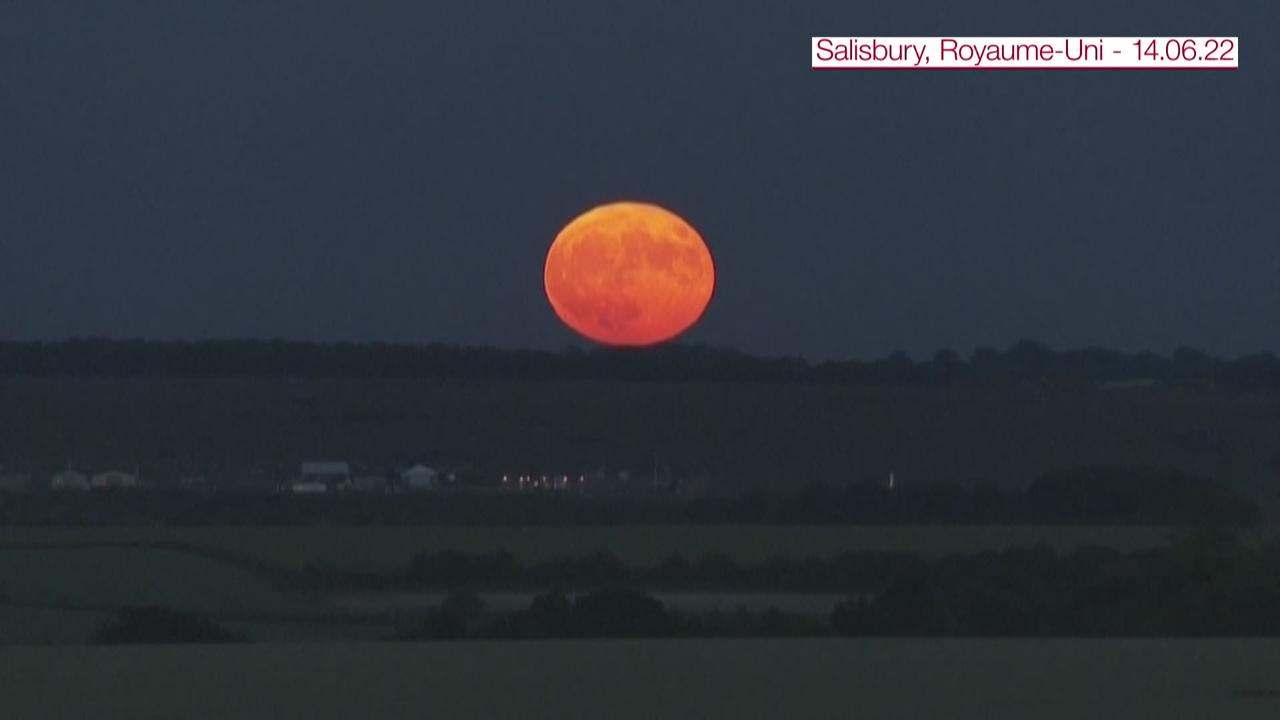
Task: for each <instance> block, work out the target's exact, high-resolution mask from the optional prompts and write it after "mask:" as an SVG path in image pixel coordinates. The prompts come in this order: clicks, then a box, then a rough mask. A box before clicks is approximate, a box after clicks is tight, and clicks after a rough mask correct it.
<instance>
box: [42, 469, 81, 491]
mask: <svg viewBox="0 0 1280 720" xmlns="http://www.w3.org/2000/svg"><path fill="white" fill-rule="evenodd" d="M49 489H51V490H54V491H64V490H65V491H71V492H85V491H87V490H88V489H89V478H88V476H86V475H84V474H83V473H78V472H76V471H75V470H63V471H62V472H60V473H57V474H56V475H54V476H53V479H52V480H50V481H49Z"/></svg>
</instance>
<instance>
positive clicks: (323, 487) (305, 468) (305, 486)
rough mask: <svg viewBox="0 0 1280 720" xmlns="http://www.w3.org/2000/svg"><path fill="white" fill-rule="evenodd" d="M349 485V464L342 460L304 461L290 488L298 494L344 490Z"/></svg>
mask: <svg viewBox="0 0 1280 720" xmlns="http://www.w3.org/2000/svg"><path fill="white" fill-rule="evenodd" d="M349 487H351V465H350V464H348V463H344V462H304V463H302V467H301V471H300V472H299V473H298V479H297V480H294V481H293V484H292V485H291V486H290V489H291V490H292V491H293V492H294V493H298V494H314V493H323V492H332V491H335V490H345V489H346V488H349Z"/></svg>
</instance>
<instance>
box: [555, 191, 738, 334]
mask: <svg viewBox="0 0 1280 720" xmlns="http://www.w3.org/2000/svg"><path fill="white" fill-rule="evenodd" d="M544 282H545V285H546V291H547V300H549V301H550V302H551V307H552V309H554V310H555V312H556V315H558V316H559V317H560V319H561V320H562V321H563V322H564V324H565V325H568V326H569V327H570V328H572V329H573V330H575V331H576V332H578V333H579V334H581V335H583V336H585V337H587V338H589V339H591V340H594V341H596V342H598V343H602V344H604V345H613V346H618V347H645V346H649V345H656V344H658V343H661V342H665V341H667V340H670V339H672V338H674V337H676V336H677V335H679V334H681V333H683V332H684V331H685V330H688V329H689V328H690V327H692V326H693V324H694V323H696V322H697V321H698V318H700V317H702V313H703V311H704V310H706V308H707V303H709V302H710V301H711V293H712V291H713V290H714V289H715V284H716V271H715V264H714V263H713V262H712V260H711V251H710V250H708V249H707V245H706V243H705V242H703V240H702V237H701V236H700V235H699V234H698V231H697V230H694V229H693V227H692V226H691V225H689V223H687V222H685V221H684V220H683V219H682V218H681V217H680V216H678V215H676V214H675V213H673V212H671V211H669V210H666V209H664V208H661V207H658V206H657V205H649V204H646V203H638V202H618V203H611V204H608V205H601V206H600V207H597V208H593V209H591V210H588V211H587V212H585V213H583V214H582V215H579V216H578V217H577V218H575V219H574V220H573V222H571V223H569V224H568V225H566V226H565V228H564V229H563V230H561V231H560V234H558V235H556V239H555V242H553V243H551V250H550V251H548V252H547V264H546V268H545V271H544Z"/></svg>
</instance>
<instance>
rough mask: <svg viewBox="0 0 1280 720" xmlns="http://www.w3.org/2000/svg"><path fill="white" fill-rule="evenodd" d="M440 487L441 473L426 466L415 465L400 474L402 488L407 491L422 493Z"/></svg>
mask: <svg viewBox="0 0 1280 720" xmlns="http://www.w3.org/2000/svg"><path fill="white" fill-rule="evenodd" d="M439 485H440V471H439V470H436V469H435V468H429V467H427V466H426V465H414V466H413V467H411V468H409V469H408V470H405V471H404V472H402V473H400V486H401V487H403V488H404V489H406V490H412V491H414V492H421V491H424V490H434V489H435V488H437V487H439Z"/></svg>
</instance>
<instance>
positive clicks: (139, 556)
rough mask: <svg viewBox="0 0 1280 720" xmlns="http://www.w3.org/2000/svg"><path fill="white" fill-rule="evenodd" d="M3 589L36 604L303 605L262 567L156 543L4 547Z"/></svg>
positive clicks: (15, 599)
mask: <svg viewBox="0 0 1280 720" xmlns="http://www.w3.org/2000/svg"><path fill="white" fill-rule="evenodd" d="M0 593H3V594H4V596H5V597H6V598H7V601H8V602H9V603H12V604H15V605H28V606H51V607H58V606H74V607H107V608H115V607H122V606H126V605H165V606H168V607H172V608H180V609H183V610H189V611H193V612H202V613H229V614H246V613H288V612H291V611H294V610H296V609H297V606H296V604H294V603H293V602H291V601H290V599H289V598H288V597H286V596H285V595H283V594H282V593H280V592H278V591H277V590H276V589H275V588H273V587H272V585H271V583H270V582H269V581H268V580H266V579H265V578H262V577H259V576H258V575H256V574H254V573H251V572H247V571H245V570H241V569H239V568H236V567H232V566H230V565H227V564H226V563H221V562H216V561H213V560H209V559H207V558H204V557H201V556H199V555H194V554H191V553H185V552H179V551H176V550H164V549H154V548H130V547H65V548H57V547H43V548H30V549H26V548H19V547H0Z"/></svg>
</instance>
